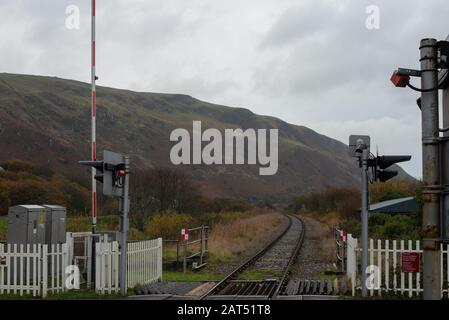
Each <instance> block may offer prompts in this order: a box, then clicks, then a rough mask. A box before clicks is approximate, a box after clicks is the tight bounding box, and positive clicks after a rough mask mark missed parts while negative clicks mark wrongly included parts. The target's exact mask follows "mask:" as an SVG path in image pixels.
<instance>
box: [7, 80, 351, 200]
mask: <svg viewBox="0 0 449 320" xmlns="http://www.w3.org/2000/svg"><path fill="white" fill-rule="evenodd" d="M97 92H98V93H97V103H98V108H97V136H98V138H97V139H98V142H97V145H98V153H99V154H101V150H102V149H109V150H113V151H117V152H122V153H126V154H128V155H130V156H131V159H132V160H131V161H132V163H133V166H138V167H151V166H166V165H170V158H169V155H170V148H171V147H172V146H173V144H174V143H173V142H170V141H169V137H170V133H171V131H172V130H173V129H175V128H186V129H188V130H189V131H191V130H192V121H193V120H201V121H202V124H203V130H204V129H205V128H208V127H212V128H217V129H219V130H220V131H222V130H224V129H225V128H242V129H246V128H255V129H273V128H278V129H279V170H278V173H277V174H276V175H274V176H260V175H259V174H258V169H259V166H257V165H219V166H217V165H213V166H207V165H183V166H181V169H183V170H185V171H186V172H188V173H189V174H191V175H192V177H194V179H195V182H196V183H197V185H198V187H199V188H200V189H201V191H202V192H203V193H204V194H205V195H207V196H222V197H243V198H246V199H250V200H253V201H256V200H262V199H271V200H275V201H285V200H287V199H288V198H290V197H291V196H292V195H296V194H298V193H304V192H308V191H314V190H321V189H323V188H325V187H326V186H355V185H356V184H357V183H358V179H359V178H358V171H357V170H355V163H354V160H353V159H351V158H350V157H349V156H348V154H347V147H346V146H345V145H344V144H343V143H341V142H339V141H336V140H334V139H331V138H329V137H326V136H323V135H320V134H318V133H316V132H315V131H313V130H311V129H309V128H306V127H304V126H296V125H292V124H289V123H286V122H284V121H282V120H279V119H276V118H273V117H267V116H260V115H256V114H254V113H252V112H251V111H249V110H247V109H242V108H231V107H225V106H220V105H215V104H210V103H207V102H203V101H200V100H197V99H195V98H192V97H190V96H186V95H180V94H159V93H141V92H132V91H127V90H117V89H112V88H105V87H98V91H97ZM89 140H90V86H89V84H86V83H82V82H77V81H72V80H64V79H59V78H54V77H41V76H29V75H14V74H5V73H3V74H0V148H1V150H2V152H1V153H0V161H5V160H8V159H23V160H29V161H32V162H35V163H38V164H40V165H45V166H49V167H51V168H52V169H53V170H55V171H57V172H61V173H64V174H66V175H69V176H85V177H86V180H87V179H89V174H88V173H87V171H86V169H85V168H82V167H81V166H79V165H78V164H77V161H78V160H87V159H88V158H89V155H90V151H89V150H90V149H89V148H90V147H89V146H90V144H89Z"/></svg>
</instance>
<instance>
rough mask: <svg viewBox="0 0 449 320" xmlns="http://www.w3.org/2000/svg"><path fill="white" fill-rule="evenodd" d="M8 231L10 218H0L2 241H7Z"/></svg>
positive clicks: (0, 238)
mask: <svg viewBox="0 0 449 320" xmlns="http://www.w3.org/2000/svg"><path fill="white" fill-rule="evenodd" d="M7 230H8V217H0V241H1V240H6V233H7Z"/></svg>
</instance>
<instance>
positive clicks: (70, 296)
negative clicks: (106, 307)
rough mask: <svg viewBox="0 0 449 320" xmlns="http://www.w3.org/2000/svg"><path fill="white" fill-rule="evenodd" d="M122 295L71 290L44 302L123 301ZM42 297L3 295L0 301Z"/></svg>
mask: <svg viewBox="0 0 449 320" xmlns="http://www.w3.org/2000/svg"><path fill="white" fill-rule="evenodd" d="M133 294H134V291H133V289H129V290H128V296H131V295H133ZM121 298H122V296H121V295H120V293H111V294H98V293H96V292H95V291H91V290H89V291H88V290H69V291H65V292H60V293H49V294H48V295H47V297H46V298H45V299H44V300H83V299H89V300H111V299H121ZM41 299H42V298H41V297H40V296H36V297H33V295H31V294H24V295H22V296H21V295H19V294H3V295H0V300H41Z"/></svg>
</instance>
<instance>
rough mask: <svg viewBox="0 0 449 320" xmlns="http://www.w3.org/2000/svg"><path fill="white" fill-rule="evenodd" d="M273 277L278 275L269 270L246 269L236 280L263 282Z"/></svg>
mask: <svg viewBox="0 0 449 320" xmlns="http://www.w3.org/2000/svg"><path fill="white" fill-rule="evenodd" d="M275 276H279V274H278V273H277V272H275V271H273V270H271V269H259V270H254V269H248V270H245V271H243V272H242V273H240V274H239V276H238V277H237V279H241V280H243V279H244V280H265V279H270V278H273V277H275Z"/></svg>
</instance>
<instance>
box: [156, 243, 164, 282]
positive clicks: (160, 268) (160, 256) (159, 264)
mask: <svg viewBox="0 0 449 320" xmlns="http://www.w3.org/2000/svg"><path fill="white" fill-rule="evenodd" d="M158 242H159V243H158V253H159V254H158V256H157V264H158V275H159V281H160V282H162V280H163V279H162V252H163V251H162V250H163V247H162V246H163V242H162V238H159V239H158Z"/></svg>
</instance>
